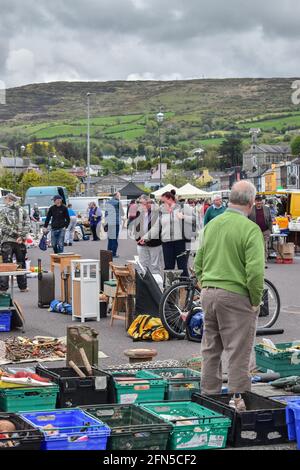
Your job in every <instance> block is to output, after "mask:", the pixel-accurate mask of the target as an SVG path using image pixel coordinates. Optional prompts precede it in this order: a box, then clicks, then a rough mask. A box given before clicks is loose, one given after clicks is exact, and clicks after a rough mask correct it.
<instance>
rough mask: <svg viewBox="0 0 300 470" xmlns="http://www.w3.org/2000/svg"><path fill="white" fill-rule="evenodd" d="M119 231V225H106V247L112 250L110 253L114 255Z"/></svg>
mask: <svg viewBox="0 0 300 470" xmlns="http://www.w3.org/2000/svg"><path fill="white" fill-rule="evenodd" d="M119 232H120V225H113V226H108V245H107V249H108V250H109V251H112V255H113V256H116V254H117V251H118V246H119V243H118V237H119Z"/></svg>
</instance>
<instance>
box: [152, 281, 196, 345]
mask: <svg viewBox="0 0 300 470" xmlns="http://www.w3.org/2000/svg"><path fill="white" fill-rule="evenodd" d="M194 304H196V305H197V304H200V290H199V289H198V288H197V287H195V286H194V284H193V283H191V281H181V282H177V283H176V284H173V285H172V286H171V287H169V288H168V289H167V290H166V291H165V292H164V293H163V296H162V298H161V301H160V304H159V313H160V318H161V321H162V324H163V325H164V327H165V329H166V330H167V331H168V333H169V335H170V337H171V338H177V339H184V338H185V324H186V323H185V322H186V317H187V315H188V314H189V312H190V310H191V308H192V307H193V305H194Z"/></svg>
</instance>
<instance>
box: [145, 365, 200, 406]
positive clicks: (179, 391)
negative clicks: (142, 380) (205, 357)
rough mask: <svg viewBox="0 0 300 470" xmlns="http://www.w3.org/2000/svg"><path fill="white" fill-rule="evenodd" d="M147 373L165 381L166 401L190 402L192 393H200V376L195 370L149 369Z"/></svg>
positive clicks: (177, 368)
mask: <svg viewBox="0 0 300 470" xmlns="http://www.w3.org/2000/svg"><path fill="white" fill-rule="evenodd" d="M149 372H153V373H154V374H156V375H159V376H160V377H162V378H163V379H164V380H166V381H167V389H166V400H170V401H171V400H190V398H191V397H192V394H193V393H195V392H200V379H201V374H200V372H197V371H195V370H192V369H187V368H183V367H175V368H174V367H169V368H161V369H149ZM179 376H181V377H179Z"/></svg>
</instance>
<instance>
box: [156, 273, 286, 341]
mask: <svg viewBox="0 0 300 470" xmlns="http://www.w3.org/2000/svg"><path fill="white" fill-rule="evenodd" d="M200 295H201V289H200V287H199V286H198V281H197V279H196V277H195V276H192V277H191V278H186V279H182V280H179V281H175V282H174V283H173V284H172V285H171V286H170V287H169V288H168V289H166V290H165V292H164V293H163V295H162V298H161V301H160V304H159V312H160V318H161V321H162V323H163V325H164V327H165V329H166V330H167V331H168V333H169V334H170V336H171V337H172V338H177V339H184V338H185V335H186V332H185V330H186V318H187V316H188V314H189V313H190V311H191V310H192V308H194V307H197V306H199V307H201V300H200ZM279 313H280V297H279V294H278V291H277V289H276V287H275V286H274V284H272V282H271V281H269V280H268V279H264V291H263V299H262V302H261V308H260V313H259V316H258V325H257V327H258V329H260V328H270V327H271V326H273V325H274V323H275V322H276V320H277V318H278V316H279Z"/></svg>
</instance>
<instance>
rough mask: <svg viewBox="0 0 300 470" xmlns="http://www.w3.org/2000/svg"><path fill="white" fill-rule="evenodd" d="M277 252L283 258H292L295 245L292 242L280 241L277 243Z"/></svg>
mask: <svg viewBox="0 0 300 470" xmlns="http://www.w3.org/2000/svg"><path fill="white" fill-rule="evenodd" d="M278 253H279V254H280V255H281V257H282V258H283V259H289V258H294V256H295V245H294V243H282V244H279V245H278Z"/></svg>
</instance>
